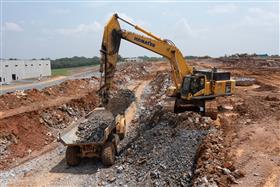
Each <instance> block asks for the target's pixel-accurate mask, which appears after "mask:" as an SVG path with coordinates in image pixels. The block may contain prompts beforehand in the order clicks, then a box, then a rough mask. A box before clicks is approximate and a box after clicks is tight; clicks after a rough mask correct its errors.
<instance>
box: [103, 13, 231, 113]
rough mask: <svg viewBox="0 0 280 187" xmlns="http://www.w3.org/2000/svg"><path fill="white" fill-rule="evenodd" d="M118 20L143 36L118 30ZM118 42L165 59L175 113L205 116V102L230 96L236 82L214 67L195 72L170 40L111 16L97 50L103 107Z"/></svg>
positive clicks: (107, 97) (108, 88)
mask: <svg viewBox="0 0 280 187" xmlns="http://www.w3.org/2000/svg"><path fill="white" fill-rule="evenodd" d="M119 20H120V21H123V22H124V23H126V24H128V25H130V26H132V27H134V28H135V29H136V30H138V31H140V32H141V33H143V35H141V34H137V33H134V32H130V31H127V30H123V29H121V27H120V22H119ZM121 39H124V40H127V41H129V42H131V43H133V44H136V45H138V46H140V47H143V48H145V49H147V50H150V51H153V52H155V53H157V54H159V55H161V56H163V57H165V58H166V59H168V61H169V62H170V65H171V72H172V80H173V82H174V85H173V86H172V87H170V88H169V89H168V91H167V94H168V96H171V97H172V98H174V101H175V103H174V112H183V111H187V110H191V111H196V112H200V113H202V114H205V112H206V111H205V104H206V103H207V102H206V101H210V100H213V99H214V98H216V97H217V96H230V95H232V94H233V93H234V90H235V81H234V80H231V79H230V73H229V72H220V71H218V70H217V69H215V68H213V69H212V70H195V69H194V68H193V67H191V66H189V65H188V63H187V62H186V60H185V58H184V56H183V55H182V53H181V51H180V50H179V49H178V48H177V47H176V46H175V44H174V43H173V42H172V41H170V40H167V39H162V38H160V37H158V36H156V35H154V34H152V33H151V32H148V31H147V30H145V29H143V28H142V27H140V26H138V25H134V24H132V23H131V22H129V21H127V20H125V19H123V18H120V17H119V16H118V15H117V14H114V15H113V16H112V17H111V18H110V20H109V21H108V23H107V24H106V26H105V28H104V33H103V40H102V46H101V50H100V51H101V65H100V72H101V87H100V92H99V93H100V95H101V98H102V103H103V104H104V105H106V103H107V102H108V99H109V92H110V87H111V85H112V80H113V77H114V73H115V71H116V64H117V60H118V53H119V47H120V43H121Z"/></svg>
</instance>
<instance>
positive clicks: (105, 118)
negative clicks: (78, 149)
mask: <svg viewBox="0 0 280 187" xmlns="http://www.w3.org/2000/svg"><path fill="white" fill-rule="evenodd" d="M113 123H114V116H113V114H112V113H111V112H110V111H108V110H96V111H94V112H92V113H91V114H90V115H89V116H88V117H87V118H86V119H85V121H83V122H82V123H80V124H79V126H78V131H77V132H76V135H77V136H78V137H79V140H78V142H79V143H91V142H98V141H102V138H103V135H104V129H105V128H106V127H108V126H109V125H112V124H113Z"/></svg>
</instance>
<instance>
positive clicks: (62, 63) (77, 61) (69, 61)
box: [51, 55, 163, 69]
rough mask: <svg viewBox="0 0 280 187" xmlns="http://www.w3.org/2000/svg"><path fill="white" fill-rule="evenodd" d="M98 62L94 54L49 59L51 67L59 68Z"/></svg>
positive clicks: (120, 59) (157, 59)
mask: <svg viewBox="0 0 280 187" xmlns="http://www.w3.org/2000/svg"><path fill="white" fill-rule="evenodd" d="M138 58H140V59H143V60H144V61H159V60H163V58H161V57H148V56H140V57H138ZM124 60H125V58H123V57H122V56H120V55H119V56H118V61H124ZM99 64H100V58H99V57H97V56H94V57H92V58H87V57H78V56H74V57H71V58H68V57H66V58H59V59H55V60H51V67H52V69H60V68H72V67H80V66H94V65H99Z"/></svg>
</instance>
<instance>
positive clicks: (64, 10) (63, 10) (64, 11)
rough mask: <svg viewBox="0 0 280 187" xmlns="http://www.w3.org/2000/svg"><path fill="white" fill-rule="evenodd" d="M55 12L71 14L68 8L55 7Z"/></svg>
mask: <svg viewBox="0 0 280 187" xmlns="http://www.w3.org/2000/svg"><path fill="white" fill-rule="evenodd" d="M53 12H54V13H55V14H69V13H70V12H71V11H70V10H69V9H66V8H57V9H54V10H53Z"/></svg>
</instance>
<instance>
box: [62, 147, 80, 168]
mask: <svg viewBox="0 0 280 187" xmlns="http://www.w3.org/2000/svg"><path fill="white" fill-rule="evenodd" d="M79 152H80V147H77V146H68V147H67V149H66V162H67V164H68V165H69V166H77V165H79V164H80V162H81V157H79V156H78V154H79Z"/></svg>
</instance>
